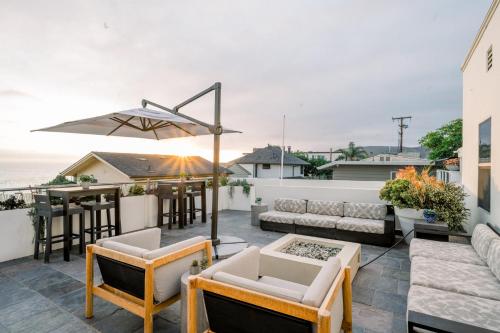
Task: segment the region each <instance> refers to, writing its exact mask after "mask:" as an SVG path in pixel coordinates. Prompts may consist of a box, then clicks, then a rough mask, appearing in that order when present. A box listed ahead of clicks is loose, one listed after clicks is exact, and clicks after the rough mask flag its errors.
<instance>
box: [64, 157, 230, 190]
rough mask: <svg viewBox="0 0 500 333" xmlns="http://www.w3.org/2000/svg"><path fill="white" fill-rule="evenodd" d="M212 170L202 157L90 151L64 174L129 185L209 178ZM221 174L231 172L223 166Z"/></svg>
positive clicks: (211, 165)
mask: <svg viewBox="0 0 500 333" xmlns="http://www.w3.org/2000/svg"><path fill="white" fill-rule="evenodd" d="M212 168H213V164H212V162H210V161H208V160H206V159H204V158H202V157H200V156H186V157H181V156H175V155H157V154H126V153H108V152H90V153H89V154H87V155H85V156H84V157H83V158H81V159H80V160H79V161H77V162H76V163H74V164H72V165H71V166H69V167H68V168H67V169H66V170H64V171H62V172H61V174H62V175H63V176H66V177H74V178H75V179H76V178H78V176H79V175H82V174H85V175H94V177H95V178H96V179H97V180H98V181H99V182H100V183H120V182H123V183H126V182H133V181H144V180H147V179H150V180H158V179H169V178H178V177H179V176H180V175H182V174H184V175H186V176H193V177H207V176H211V175H212V174H213V170H212ZM220 173H221V174H224V175H228V174H231V171H229V170H227V169H226V168H223V167H221V168H220Z"/></svg>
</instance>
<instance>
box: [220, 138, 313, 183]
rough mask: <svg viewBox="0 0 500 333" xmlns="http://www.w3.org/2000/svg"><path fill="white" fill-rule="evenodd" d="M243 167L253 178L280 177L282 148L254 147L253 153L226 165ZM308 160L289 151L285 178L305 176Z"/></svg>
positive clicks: (269, 146) (286, 158) (284, 164)
mask: <svg viewBox="0 0 500 333" xmlns="http://www.w3.org/2000/svg"><path fill="white" fill-rule="evenodd" d="M235 165H238V167H241V168H243V169H244V170H246V171H247V172H248V173H249V175H248V176H249V177H253V178H280V173H281V148H280V147H278V146H271V145H268V146H267V147H265V148H254V150H253V152H252V153H249V154H246V155H244V156H242V157H240V158H238V159H235V160H233V161H231V162H229V163H226V167H227V168H230V169H231V170H235V169H234V166H235ZM307 165H309V163H307V162H306V161H304V160H302V159H300V158H298V157H296V156H294V155H293V154H291V153H290V152H289V151H286V152H285V153H284V157H283V178H301V177H304V167H305V166H307Z"/></svg>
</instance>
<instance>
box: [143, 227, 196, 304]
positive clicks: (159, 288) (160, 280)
mask: <svg viewBox="0 0 500 333" xmlns="http://www.w3.org/2000/svg"><path fill="white" fill-rule="evenodd" d="M203 242H205V238H204V237H201V236H198V237H193V238H190V239H187V240H185V241H182V242H178V243H175V244H172V245H169V246H165V247H162V248H159V249H157V250H154V251H149V252H146V253H144V254H143V256H142V257H143V258H144V259H147V260H152V259H155V258H159V257H163V256H165V255H167V254H170V253H173V252H176V251H179V250H182V249H184V248H186V247H188V246H191V245H195V244H198V243H203ZM203 255H204V251H203V250H200V251H198V252H195V253H193V254H191V255H189V256H187V257H184V258H181V259H178V260H175V261H172V262H170V263H168V264H166V265H164V266H161V267H158V268H156V269H155V274H154V297H155V300H156V301H157V302H160V303H161V302H163V301H165V300H167V299H169V298H170V297H172V296H175V295H177V294H178V293H179V292H180V290H181V276H182V274H184V273H185V272H187V271H188V270H189V267H190V266H191V264H192V262H193V260H198V262H200V261H201V260H202V259H203Z"/></svg>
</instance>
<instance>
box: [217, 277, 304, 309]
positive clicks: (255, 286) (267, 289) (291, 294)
mask: <svg viewBox="0 0 500 333" xmlns="http://www.w3.org/2000/svg"><path fill="white" fill-rule="evenodd" d="M214 280H215V281H219V282H223V283H227V284H230V285H233V286H236V287H240V288H244V289H248V290H252V291H256V292H259V293H263V294H266V295H270V296H274V297H279V298H283V299H286V300H289V301H293V302H300V301H301V300H302V296H303V294H302V293H300V292H298V291H296V290H293V289H287V288H282V287H276V286H273V285H270V284H266V283H262V282H259V281H255V280H250V279H245V278H243V277H241V276H237V275H233V274H229V273H225V272H217V273H215V274H214Z"/></svg>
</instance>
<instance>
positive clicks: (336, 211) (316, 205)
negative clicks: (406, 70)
mask: <svg viewBox="0 0 500 333" xmlns="http://www.w3.org/2000/svg"><path fill="white" fill-rule="evenodd" d="M307 212H308V213H311V214H319V215H330V216H343V215H344V203H343V202H339V201H326V200H309V201H308V202H307Z"/></svg>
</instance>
